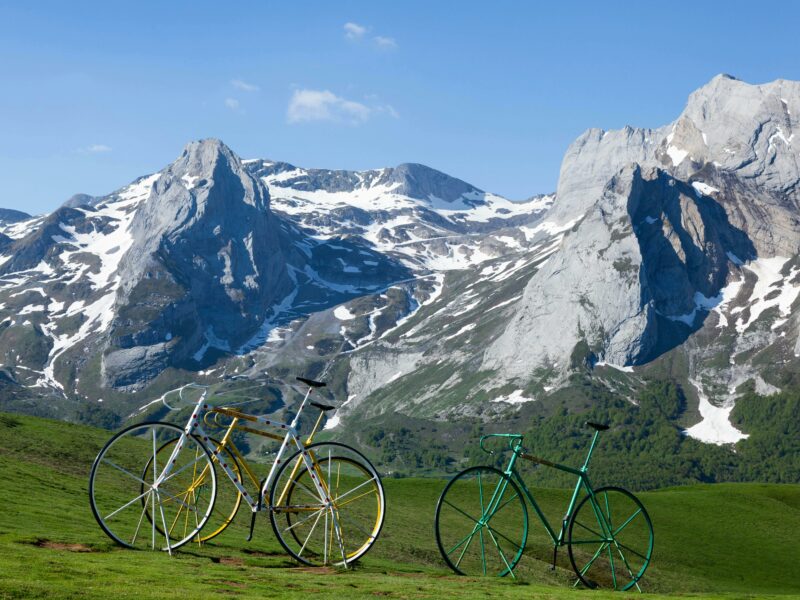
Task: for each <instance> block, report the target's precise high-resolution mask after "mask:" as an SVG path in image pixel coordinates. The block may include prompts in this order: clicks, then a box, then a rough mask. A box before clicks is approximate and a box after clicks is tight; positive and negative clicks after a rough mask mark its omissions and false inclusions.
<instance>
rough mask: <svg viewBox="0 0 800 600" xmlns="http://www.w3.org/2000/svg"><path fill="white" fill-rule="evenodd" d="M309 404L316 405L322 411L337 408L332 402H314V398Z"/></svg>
mask: <svg viewBox="0 0 800 600" xmlns="http://www.w3.org/2000/svg"><path fill="white" fill-rule="evenodd" d="M309 404H310V405H311V406H314V407H316V408H318V409H320V410H321V411H322V412H326V411H329V410H333V409H335V408H336V407H335V406H331V405H330V404H322V403H320V402H314V401H313V400H312V401H311V402H309Z"/></svg>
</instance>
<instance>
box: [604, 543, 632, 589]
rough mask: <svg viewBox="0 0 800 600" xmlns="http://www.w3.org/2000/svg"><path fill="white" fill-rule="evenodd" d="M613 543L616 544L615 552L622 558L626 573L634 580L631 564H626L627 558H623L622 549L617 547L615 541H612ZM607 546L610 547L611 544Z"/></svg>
mask: <svg viewBox="0 0 800 600" xmlns="http://www.w3.org/2000/svg"><path fill="white" fill-rule="evenodd" d="M614 544H615V546H616V550H617V552H618V553H619V557H620V558H621V559H622V562H623V564H624V565H625V568H626V569H627V570H628V574H629V575H630V576H631V579H634V580H635V579H636V575H634V574H633V570H632V569H631V566H630V565H629V564H628V559H626V558H625V555H624V554H623V553H622V550H620V549H619V544H617V542H616V541H614ZM609 548H611V546H609Z"/></svg>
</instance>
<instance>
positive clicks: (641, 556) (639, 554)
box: [614, 539, 648, 560]
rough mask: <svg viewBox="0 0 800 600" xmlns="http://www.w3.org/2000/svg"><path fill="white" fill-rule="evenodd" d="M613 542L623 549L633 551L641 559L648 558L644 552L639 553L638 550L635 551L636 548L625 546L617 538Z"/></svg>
mask: <svg viewBox="0 0 800 600" xmlns="http://www.w3.org/2000/svg"><path fill="white" fill-rule="evenodd" d="M614 543H615V544H616V545H617V546H619V547H620V548H625V550H627V551H628V552H633V553H634V554H635V555H636V556H638V557H639V558H641V559H642V560H648V558H647V557H646V556H645V555H644V554H641V553H640V552H637V551H636V550H634V549H633V548H631V547H630V546H626V545H625V544H623V543H622V542H620V541H619V540H616V539H615V540H614Z"/></svg>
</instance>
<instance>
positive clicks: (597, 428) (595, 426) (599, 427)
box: [586, 421, 608, 431]
mask: <svg viewBox="0 0 800 600" xmlns="http://www.w3.org/2000/svg"><path fill="white" fill-rule="evenodd" d="M586 426H587V427H591V428H592V429H594V430H595V431H605V430H606V429H608V425H601V424H600V423H592V422H591V421H586Z"/></svg>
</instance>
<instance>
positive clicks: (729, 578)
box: [0, 413, 800, 599]
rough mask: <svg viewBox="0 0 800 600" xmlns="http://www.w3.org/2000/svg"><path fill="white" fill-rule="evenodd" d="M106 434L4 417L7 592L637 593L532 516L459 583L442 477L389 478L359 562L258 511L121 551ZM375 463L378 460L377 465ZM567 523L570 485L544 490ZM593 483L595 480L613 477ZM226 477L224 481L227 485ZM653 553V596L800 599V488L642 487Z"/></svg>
mask: <svg viewBox="0 0 800 600" xmlns="http://www.w3.org/2000/svg"><path fill="white" fill-rule="evenodd" d="M108 437H110V434H109V432H108V431H105V430H101V429H94V428H91V427H86V426H79V425H72V424H67V423H63V422H57V421H49V420H45V419H39V418H35V417H28V416H21V415H11V414H5V413H0V486H1V487H0V489H2V496H1V498H2V502H3V510H2V512H0V597H2V598H191V597H197V598H208V597H212V596H215V597H225V596H229V597H237V598H250V597H253V598H255V597H259V598H277V597H280V598H311V597H316V598H347V599H352V598H436V599H444V598H455V597H458V598H465V599H469V598H486V597H492V598H528V599H529V598H612V597H613V598H635V597H638V596H639V594H638V592H637V593H630V592H625V593H613V592H597V591H591V590H583V589H574V588H573V587H572V583H573V581H574V577H573V576H572V572H571V570H570V569H569V561H568V558H567V556H566V552H562V553H561V554H560V555H559V558H558V566H557V568H556V569H555V570H551V569H550V560H551V553H552V550H551V548H550V547H549V546H548V545H547V540H546V538H545V536H544V533H543V531H542V530H541V528H540V527H539V526H538V522H533V521H532V527H531V531H530V534H529V538H528V548H527V550H526V553H525V555H524V556H523V558H522V561H521V562H520V565H519V567H518V570H517V572H516V575H517V578H516V579H511V578H505V579H493V578H487V579H476V578H465V577H459V576H456V575H454V574H452V573H451V572H450V571H449V570H447V569H446V568H445V567H444V564H443V562H442V561H441V559H440V557H439V554H438V551H437V549H436V544H435V541H434V535H433V511H434V507H435V503H436V499H437V497H438V495H439V493H440V492H441V490H442V488H443V487H444V483H445V480H443V479H412V478H408V479H386V480H384V485H385V488H386V500H387V517H386V523H385V526H384V529H383V532H382V534H381V537H380V539H379V540H378V542H377V543H376V545H375V547H374V548H373V549H372V550H371V551H370V552H369V553H368V554H367V555H366V556H365V557H364V559H363V560H362V561H361V562H360V563H359V564H358V565H356V567H355V568H353V569H351V570H347V571H345V570H338V569H329V568H307V567H299V566H297V565H296V564H295V563H293V562H292V561H291V560H290V559H288V557H287V556H286V555H285V554H284V553H283V552H282V551H281V548H280V547H279V544H278V542H277V541H276V540H275V538H274V535H273V533H272V530H271V528H270V526H269V521H268V519H267V518H266V517H264V516H260V517H259V520H258V523H257V525H256V530H255V538H254V540H253V541H252V542H250V543H248V542H246V541H245V537H246V531H247V525H248V521H249V518H248V517H249V515H247V514H245V513H244V511H242V512H241V513H240V514H239V516H238V517H237V521H236V522H235V523H234V525H233V526H232V527H230V528H229V529H228V530H226V531H225V532H224V533H223V534H222V535H221V536H219V537H218V538H216V539H215V540H214V541H212V542H210V543H207V544H204V545H203V546H197V545H187V546H184V547H183V548H181V549H180V550H179V551H177V552H176V554H175V556H172V557H170V556H169V555H167V554H166V553H161V552H148V551H132V550H126V549H122V548H119V547H117V546H115V545H114V544H113V543H112V542H111V541H110V540H109V539H108V538H106V537H105V535H104V534H103V533H102V531H101V530H100V528H99V526H98V525H97V524H96V523H95V521H94V518H93V517H92V514H91V510H90V508H89V502H88V498H87V492H86V487H87V480H88V473H89V468H90V465H91V462H92V460H93V458H94V456H95V454H96V453H97V452H98V450H99V449H100V447H101V446H102V444H103V443H104V442H105V441H106V440H107V439H108ZM379 469H380V466H379ZM527 481H528V484H529V485H530V486H531V488H532V489H534V490H535V493H536V496H537V499H539V500H540V503H541V504H542V506H543V508H544V509H545V512H546V513H547V514H548V516H550V517H551V518H552V520H555V521H558V520H559V518H560V517H561V512H562V511H563V510H564V507H565V506H566V502H567V499H568V495H569V491H567V490H561V489H547V488H537V487H536V473H533V474H532V475H530V476H529V477H528V480H527ZM613 483H615V482H613V481H598V482H596V484H597V485H602V484H613ZM223 484H227V482H223ZM640 497H641V499H642V500H643V502H644V503H645V505H646V506H647V509H648V511H649V512H650V515H651V517H652V519H653V523H654V527H655V551H654V555H653V562H652V564H651V567H650V569H649V570H648V572H647V573H646V575H645V577H644V579H643V580H642V582H641V584H642V589H643V591H644V593H645V596H647V597H652V598H661V597H692V598H765V597H780V598H788V597H800V577H798V574H800V567H798V565H800V485H761V484H717V485H693V486H685V487H675V488H668V489H660V490H655V491H649V492H643V493H641V494H640Z"/></svg>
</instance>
